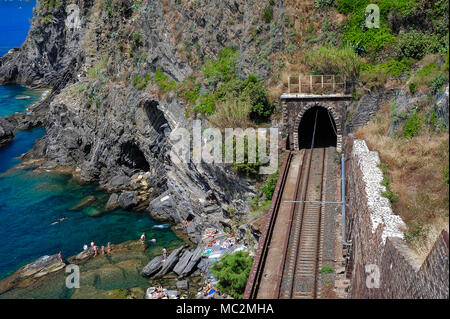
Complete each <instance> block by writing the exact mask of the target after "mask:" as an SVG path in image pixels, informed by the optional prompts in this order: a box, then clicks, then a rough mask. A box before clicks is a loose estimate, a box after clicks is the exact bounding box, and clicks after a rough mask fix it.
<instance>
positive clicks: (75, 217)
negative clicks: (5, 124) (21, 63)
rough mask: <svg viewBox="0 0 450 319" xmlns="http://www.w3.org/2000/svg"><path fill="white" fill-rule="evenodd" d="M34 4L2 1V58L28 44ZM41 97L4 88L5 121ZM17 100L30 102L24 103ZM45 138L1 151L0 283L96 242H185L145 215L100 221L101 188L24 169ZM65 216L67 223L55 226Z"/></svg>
mask: <svg viewBox="0 0 450 319" xmlns="http://www.w3.org/2000/svg"><path fill="white" fill-rule="evenodd" d="M19 2H20V3H22V6H21V7H22V8H21V9H19V5H18V4H17V3H19ZM13 3H14V4H13ZM34 3H35V1H30V2H22V1H10V2H6V3H5V2H3V1H1V0H0V31H1V32H0V55H1V54H2V53H1V52H7V51H8V50H9V49H10V48H11V47H13V46H18V45H20V44H21V43H22V42H23V40H24V39H25V37H26V34H27V28H28V27H29V23H28V18H29V17H31V8H32V7H33V5H34ZM14 8H15V9H14ZM9 16H10V17H15V19H9ZM4 19H6V20H4ZM19 20H20V21H19ZM5 21H6V22H5ZM8 21H9V25H8V23H7V22H8ZM24 21H25V22H24ZM14 23H18V25H14ZM27 23H28V26H27ZM4 31H7V32H4ZM8 32H9V35H8V34H6V33H8ZM18 37H21V38H18ZM2 50H3V51H2ZM5 50H6V51H5ZM41 94H42V91H33V90H29V89H27V88H25V87H21V86H16V85H14V86H0V116H2V117H3V116H5V115H9V114H12V113H14V112H24V111H25V109H26V107H27V106H28V105H31V104H32V103H35V102H36V101H37V100H38V99H39V98H40V97H41ZM17 96H30V99H27V100H18V99H16V97H17ZM44 134H45V129H44V128H37V129H33V130H30V131H25V132H17V134H16V138H15V139H14V141H13V142H12V143H10V144H9V145H7V146H5V147H3V148H0V279H2V278H4V277H6V276H8V275H10V274H11V273H13V272H14V271H15V270H17V269H18V268H19V267H20V266H22V265H24V264H26V263H29V262H31V261H33V260H35V259H37V258H39V257H41V256H43V255H49V254H55V253H58V251H59V250H61V251H62V254H63V258H67V257H70V256H72V255H75V254H77V253H78V252H80V251H81V250H82V248H83V245H84V244H88V243H89V242H90V241H91V240H94V241H95V243H96V244H97V245H100V246H101V245H107V243H108V242H111V243H112V244H117V243H122V242H124V241H128V240H137V239H138V238H139V236H140V235H141V234H142V232H146V234H147V238H149V239H150V238H152V237H155V238H156V239H157V244H156V245H157V247H159V246H161V247H162V246H166V245H167V246H171V247H172V246H173V245H176V244H178V243H181V240H180V239H179V238H178V237H176V235H175V234H174V233H173V232H172V231H171V230H170V228H169V227H167V228H164V229H160V228H153V226H154V225H155V224H156V222H155V221H153V220H152V219H150V217H149V216H148V215H147V214H145V213H137V212H130V211H124V210H116V211H113V212H108V213H104V214H101V215H100V216H97V217H94V216H93V215H97V213H102V212H104V205H105V203H106V201H107V199H108V195H107V194H105V193H104V192H101V191H100V190H98V187H97V185H95V184H91V185H80V184H79V183H77V182H76V181H75V180H73V179H72V178H71V176H69V175H63V174H57V173H54V172H51V171H49V172H44V173H37V172H36V171H34V170H32V169H29V168H21V164H20V160H18V159H17V157H18V156H20V155H22V154H23V153H25V152H27V151H28V150H30V149H31V148H32V147H33V144H34V142H35V141H36V139H38V138H41V137H42V136H44ZM90 195H93V196H95V197H96V199H97V201H96V202H94V203H93V204H91V205H90V206H88V207H85V208H83V209H81V210H72V208H73V207H74V206H75V205H77V204H78V203H80V201H82V200H83V199H85V198H86V197H87V196H90ZM63 217H66V219H65V220H63V221H61V222H59V223H57V224H54V225H52V223H54V222H55V221H57V220H59V219H61V218H63ZM138 277H139V276H137V278H138ZM50 290H51V289H50ZM45 296H47V297H58V296H61V295H58V294H55V292H51V291H48V293H46V294H45V295H41V297H45Z"/></svg>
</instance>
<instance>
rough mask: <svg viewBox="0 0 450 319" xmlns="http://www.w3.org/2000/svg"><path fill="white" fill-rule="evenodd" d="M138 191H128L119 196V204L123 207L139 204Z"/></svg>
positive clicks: (128, 207)
mask: <svg viewBox="0 0 450 319" xmlns="http://www.w3.org/2000/svg"><path fill="white" fill-rule="evenodd" d="M137 194H138V193H137V192H135V191H134V192H131V191H126V192H122V194H120V196H119V204H120V207H122V208H123V209H130V208H132V207H134V206H136V205H137V204H138V201H137Z"/></svg>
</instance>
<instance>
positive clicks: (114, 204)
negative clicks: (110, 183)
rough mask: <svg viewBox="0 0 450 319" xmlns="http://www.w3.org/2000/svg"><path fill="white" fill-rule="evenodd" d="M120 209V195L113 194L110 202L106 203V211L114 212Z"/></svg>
mask: <svg viewBox="0 0 450 319" xmlns="http://www.w3.org/2000/svg"><path fill="white" fill-rule="evenodd" d="M119 207H120V203H119V195H118V194H117V193H112V194H111V196H109V199H108V202H107V203H106V206H105V209H106V210H114V209H117V208H119Z"/></svg>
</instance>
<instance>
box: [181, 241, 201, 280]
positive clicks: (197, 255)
mask: <svg viewBox="0 0 450 319" xmlns="http://www.w3.org/2000/svg"><path fill="white" fill-rule="evenodd" d="M202 252H203V247H202V246H201V245H198V246H197V248H196V249H195V250H194V251H193V252H192V257H191V259H190V260H189V262H188V264H187V265H186V267H184V269H183V271H182V272H181V274H180V276H181V277H186V276H188V275H190V274H191V273H192V272H193V271H194V270H195V267H196V266H197V264H198V262H199V261H200V259H201V258H202Z"/></svg>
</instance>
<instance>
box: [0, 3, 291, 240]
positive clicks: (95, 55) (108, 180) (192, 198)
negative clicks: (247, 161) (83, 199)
mask: <svg viewBox="0 0 450 319" xmlns="http://www.w3.org/2000/svg"><path fill="white" fill-rule="evenodd" d="M49 3H50V2H49V1H45V0H40V1H39V4H38V5H37V7H36V9H35V17H34V18H33V20H32V26H31V29H30V32H29V34H28V37H27V39H26V41H25V43H24V44H23V46H22V47H21V48H17V49H14V50H12V51H11V52H9V53H8V54H7V55H6V56H4V57H3V58H2V59H1V60H0V83H3V84H5V83H20V84H26V85H32V86H51V87H53V88H54V89H53V93H52V94H51V95H50V97H49V98H47V100H46V102H45V107H42V106H41V109H42V108H44V109H45V112H42V111H41V112H39V115H35V116H34V117H33V121H34V122H33V123H35V124H36V118H39V120H40V121H42V122H43V123H44V125H45V127H46V131H47V135H46V136H45V137H44V138H43V139H41V140H39V141H38V142H37V143H36V145H35V147H34V149H33V150H32V151H31V152H30V153H29V154H27V155H26V156H25V158H26V159H30V158H43V159H44V160H45V162H44V164H43V166H45V167H56V166H71V167H74V169H75V170H76V171H78V172H79V173H80V175H81V177H82V178H83V179H85V180H87V181H97V180H98V181H100V183H101V185H103V186H104V187H105V188H107V189H109V190H110V191H114V192H116V194H115V195H114V196H115V197H114V198H112V201H111V203H112V202H113V201H114V202H117V203H118V198H120V196H119V195H120V194H121V192H122V191H133V192H132V193H131V194H128V193H127V196H123V198H125V197H127V203H129V204H130V206H136V205H141V206H142V204H143V203H144V204H145V203H150V204H149V208H148V210H149V212H150V213H151V214H152V215H153V216H154V217H155V218H160V219H164V220H170V221H172V222H174V223H177V224H180V223H183V221H184V220H186V219H187V220H189V221H192V222H191V223H190V224H189V225H190V226H189V228H188V234H189V237H190V238H191V239H192V240H193V241H196V242H198V241H199V240H200V239H201V238H200V234H201V232H202V230H203V229H205V228H207V227H216V228H220V229H222V228H224V227H228V228H231V227H232V226H231V225H230V222H231V217H232V216H231V214H230V212H237V214H236V216H237V218H239V216H245V215H246V214H247V213H248V207H247V204H246V199H247V197H248V196H249V195H250V194H251V193H252V189H251V187H249V185H248V183H247V181H246V180H245V179H242V178H240V177H238V176H236V175H235V174H234V172H232V171H231V170H230V169H228V168H226V167H220V166H211V165H206V164H180V165H175V164H174V163H172V162H171V160H170V157H169V156H168V151H169V149H170V143H169V141H168V135H169V133H170V132H171V130H173V129H174V128H176V127H190V125H191V122H190V120H187V119H186V118H185V116H184V114H185V109H184V105H183V102H182V101H181V100H179V99H178V98H177V96H176V95H175V94H174V93H167V94H161V93H160V92H159V91H158V87H157V85H156V84H152V83H151V81H148V78H149V77H150V76H152V75H153V74H155V72H156V70H157V69H160V70H162V72H163V73H164V74H165V75H167V76H169V78H170V79H173V80H175V81H182V80H184V79H185V78H186V77H188V76H189V75H190V74H192V73H193V72H195V70H196V69H198V68H200V67H201V65H202V63H203V61H204V59H206V58H207V57H209V58H214V57H215V56H216V55H217V54H218V52H220V50H221V49H222V48H223V47H224V46H229V47H234V49H236V50H239V51H240V58H239V61H238V74H239V76H242V77H244V76H246V75H247V74H249V73H257V74H259V75H261V76H263V77H264V76H267V75H268V69H267V68H266V65H265V64H264V63H259V64H257V63H256V62H257V61H256V60H255V59H256V58H257V57H258V56H259V55H260V52H259V50H258V48H261V47H263V48H265V50H266V51H268V52H273V51H277V50H280V49H281V48H282V47H283V46H284V42H283V37H282V36H281V35H282V34H284V32H285V30H284V26H283V25H281V24H276V25H275V26H270V24H266V23H264V22H263V21H262V14H261V12H262V8H260V7H259V3H249V2H247V1H244V0H234V1H219V0H214V1H155V0H148V1H139V0H125V1H116V0H93V1H88V0H78V1H69V0H67V1H65V0H63V1H60V2H58V4H56V5H55V4H52V5H50V4H49ZM51 3H53V2H51ZM278 6H280V7H282V6H283V2H282V1H279V2H278ZM277 12H283V10H277ZM265 55H268V53H267V54H266V53H265ZM146 76H147V77H146ZM137 78H139V79H141V81H146V82H148V83H145V85H144V89H143V88H142V86H141V87H139V88H138V86H137V85H136V84H137V83H136V81H135V80H136V79H137ZM144 79H145V80H144ZM4 135H5V136H6V134H4ZM143 174H144V175H143ZM142 176H144V179H143V180H141V179H139V180H140V181H141V182H142V183H137V182H136V181H137V179H138V177H140V178H142ZM144 180H145V182H143V181H144ZM118 181H125V182H118ZM128 195H130V196H131V197H130V196H128ZM135 202H136V203H135ZM111 203H110V204H111ZM134 204H136V205H134ZM112 205H114V203H112ZM127 205H128V204H127ZM236 216H235V215H234V213H233V217H236ZM240 233H241V234H242V236H246V234H248V233H249V232H248V231H247V229H245V227H244V228H242V229H241V232H240Z"/></svg>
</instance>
